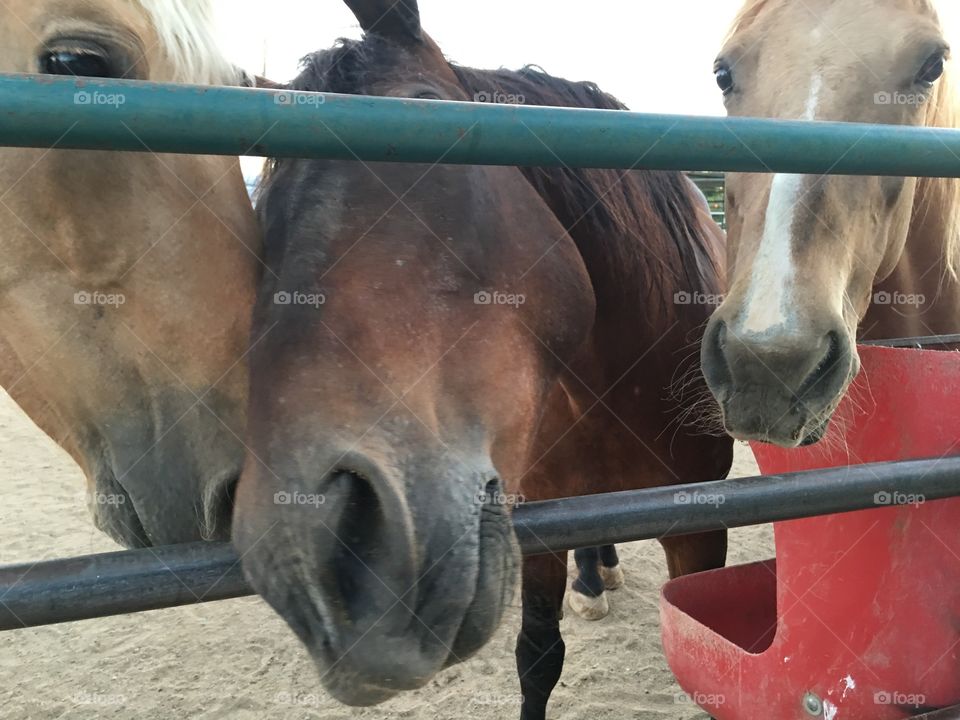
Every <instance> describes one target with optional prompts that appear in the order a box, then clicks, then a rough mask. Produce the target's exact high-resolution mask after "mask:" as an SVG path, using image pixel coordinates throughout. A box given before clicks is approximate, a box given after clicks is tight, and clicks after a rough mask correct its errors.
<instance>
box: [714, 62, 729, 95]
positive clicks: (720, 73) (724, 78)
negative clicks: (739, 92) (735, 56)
mask: <svg viewBox="0 0 960 720" xmlns="http://www.w3.org/2000/svg"><path fill="white" fill-rule="evenodd" d="M715 73H716V76H717V87H719V88H720V89H721V90H723V94H724V95H728V94H729V93H730V92H731V91H732V90H733V73H732V72H730V68H728V67H727V66H725V65H722V66H720V67H718V68H717V69H716V70H715Z"/></svg>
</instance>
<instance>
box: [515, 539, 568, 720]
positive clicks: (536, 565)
mask: <svg viewBox="0 0 960 720" xmlns="http://www.w3.org/2000/svg"><path fill="white" fill-rule="evenodd" d="M566 587H567V553H565V552H562V553H556V554H552V555H533V556H530V557H526V558H524V559H523V623H522V624H521V627H520V635H519V637H518V638H517V671H518V672H519V673H520V690H521V692H522V694H523V706H522V710H521V712H520V720H546V713H547V700H549V699H550V693H551V692H553V688H554V687H556V685H557V681H558V680H560V673H561V671H562V670H563V658H564V654H565V652H566V647H565V645H564V644H563V638H562V637H561V636H560V615H561V611H562V609H563V595H564V591H565V590H566Z"/></svg>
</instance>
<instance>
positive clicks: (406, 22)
mask: <svg viewBox="0 0 960 720" xmlns="http://www.w3.org/2000/svg"><path fill="white" fill-rule="evenodd" d="M344 2H345V3H346V4H347V7H349V8H350V11H351V12H352V13H353V14H354V15H355V16H356V18H357V20H359V21H360V27H361V28H363V31H364V32H365V33H373V34H376V35H380V36H382V37H388V38H390V39H392V40H400V41H404V42H409V41H411V40H413V41H415V42H421V41H422V40H423V30H422V29H421V27H420V8H419V7H417V0H344Z"/></svg>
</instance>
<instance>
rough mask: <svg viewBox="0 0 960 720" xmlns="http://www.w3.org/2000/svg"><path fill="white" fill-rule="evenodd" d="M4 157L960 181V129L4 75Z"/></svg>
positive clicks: (0, 123)
mask: <svg viewBox="0 0 960 720" xmlns="http://www.w3.org/2000/svg"><path fill="white" fill-rule="evenodd" d="M0 108H2V111H0V145H9V146H23V147H42V148H49V147H57V148H87V149H104V150H106V149H112V150H133V151H145V150H150V151H152V152H179V153H198V154H220V155H263V156H271V157H312V158H339V159H345V160H357V159H360V160H365V161H396V162H426V163H432V162H444V163H454V164H456V163H460V164H475V165H476V164H483V165H542V166H559V165H564V164H565V165H569V166H570V167H595V168H633V167H642V168H652V169H663V170H711V171H743V172H788V173H815V174H820V173H832V174H837V175H905V176H940V177H960V159H958V158H960V131H958V130H948V129H931V128H914V127H891V126H883V125H858V124H850V123H811V122H787V121H779V120H756V119H747V118H703V117H684V116H671V115H644V114H640V113H627V112H618V111H612V110H578V109H563V108H540V107H522V106H512V105H510V106H508V105H491V104H484V103H455V102H435V101H428V100H402V99H397V98H371V97H360V96H348V95H320V94H312V93H290V92H287V93H281V92H277V91H268V90H250V89H245V88H224V87H193V86H184V85H158V84H153V83H141V82H132V81H126V82H124V81H118V80H111V81H99V80H92V79H86V78H84V79H76V78H61V77H50V76H23V75H5V76H0Z"/></svg>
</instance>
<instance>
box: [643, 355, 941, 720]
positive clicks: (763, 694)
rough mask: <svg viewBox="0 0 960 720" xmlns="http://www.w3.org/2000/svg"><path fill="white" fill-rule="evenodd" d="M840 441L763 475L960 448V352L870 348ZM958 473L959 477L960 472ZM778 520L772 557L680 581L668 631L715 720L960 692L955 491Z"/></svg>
mask: <svg viewBox="0 0 960 720" xmlns="http://www.w3.org/2000/svg"><path fill="white" fill-rule="evenodd" d="M861 356H862V358H863V372H862V373H861V375H860V377H859V378H858V380H857V382H856V383H855V385H854V387H853V388H852V390H851V393H850V396H849V397H848V398H847V400H845V401H844V404H843V406H842V407H841V410H840V414H839V416H838V417H839V422H835V423H834V427H833V430H832V431H831V437H830V438H828V439H827V441H826V442H825V443H822V444H820V445H817V446H814V447H812V448H804V449H800V450H792V451H784V450H780V449H778V448H773V447H770V446H756V447H754V451H755V452H756V455H757V460H758V462H759V464H760V468H761V470H762V471H763V472H764V473H784V472H792V471H800V470H813V469H817V468H823V467H832V466H839V465H848V464H861V463H868V462H883V461H895V460H907V459H916V458H924V457H939V456H943V455H949V454H954V455H955V454H960V353H952V352H934V351H920V350H894V349H889V348H878V347H864V348H861ZM958 482H960V478H958ZM877 504H878V508H877V509H876V510H866V511H860V512H853V513H844V514H840V515H829V516H825V517H818V518H812V519H808V520H795V521H790V522H781V523H777V524H776V525H775V538H776V549H777V558H776V561H774V560H769V561H766V562H761V563H755V564H751V565H744V566H739V567H732V568H727V569H723V570H716V571H713V572H707V573H701V574H698V575H691V576H688V577H684V578H679V579H677V580H673V581H671V582H669V583H667V585H666V586H665V588H664V591H663V596H662V598H661V606H660V607H661V618H662V621H663V623H662V624H663V642H664V648H665V650H666V654H667V659H668V661H669V663H670V666H671V668H672V669H673V671H674V673H675V674H676V676H677V678H678V680H679V682H680V685H681V687H683V689H684V690H685V691H686V692H687V693H688V694H690V696H691V697H693V699H694V700H695V701H696V702H698V703H699V704H700V705H701V706H702V707H704V709H706V710H707V711H708V712H710V713H711V714H712V715H713V716H714V717H715V718H717V719H718V720H809V718H811V717H814V718H817V717H819V718H824V719H825V720H899V719H900V718H906V717H911V716H913V715H917V714H919V713H920V712H922V711H923V710H924V709H930V708H939V707H946V706H951V705H955V704H958V703H960V499H953V500H941V501H937V502H929V503H924V502H923V500H922V498H919V497H905V496H903V495H902V494H901V493H899V492H898V491H897V489H896V488H889V492H888V493H886V494H884V493H881V494H880V496H878V498H877Z"/></svg>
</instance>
